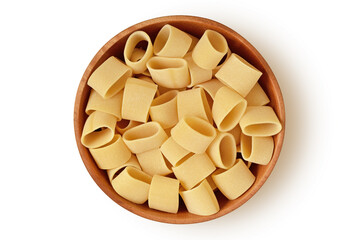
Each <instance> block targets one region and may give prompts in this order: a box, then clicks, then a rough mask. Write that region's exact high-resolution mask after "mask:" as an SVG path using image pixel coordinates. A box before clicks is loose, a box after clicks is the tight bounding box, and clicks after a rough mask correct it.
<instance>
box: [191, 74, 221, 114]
mask: <svg viewBox="0 0 360 240" xmlns="http://www.w3.org/2000/svg"><path fill="white" fill-rule="evenodd" d="M223 86H225V85H224V84H222V83H221V82H220V81H219V80H217V79H211V80H209V81H206V82H203V83H200V84H198V85H195V86H194V88H202V89H204V91H205V92H206V99H207V100H208V103H209V105H210V107H211V108H212V106H213V103H214V99H215V95H216V92H217V91H218V90H219V89H220V88H221V87H223Z"/></svg>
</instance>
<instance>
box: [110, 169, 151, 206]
mask: <svg viewBox="0 0 360 240" xmlns="http://www.w3.org/2000/svg"><path fill="white" fill-rule="evenodd" d="M150 183H151V176H149V175H148V174H146V173H144V172H142V171H141V170H139V169H137V168H134V167H131V166H129V167H126V168H125V169H124V170H123V171H122V172H121V173H120V174H119V175H118V176H117V177H115V178H114V179H113V180H112V182H111V185H112V186H113V188H114V190H115V191H116V192H117V193H118V194H119V195H120V196H122V197H123V198H125V199H127V200H129V201H131V202H133V203H137V204H143V203H144V202H146V201H147V200H148V195H149V188H150Z"/></svg>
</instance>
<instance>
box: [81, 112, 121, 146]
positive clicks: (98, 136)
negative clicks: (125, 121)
mask: <svg viewBox="0 0 360 240" xmlns="http://www.w3.org/2000/svg"><path fill="white" fill-rule="evenodd" d="M116 120H117V119H116V117H115V116H114V115H111V114H108V113H103V112H100V111H95V112H93V113H91V114H90V115H89V117H88V118H87V119H86V121H85V124H84V128H83V131H82V135H81V143H82V145H84V146H85V147H87V148H98V147H101V146H103V145H105V144H107V143H108V142H110V141H111V140H112V139H113V137H114V134H115V125H116Z"/></svg>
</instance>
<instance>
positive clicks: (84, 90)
mask: <svg viewBox="0 0 360 240" xmlns="http://www.w3.org/2000/svg"><path fill="white" fill-rule="evenodd" d="M165 24H171V25H173V26H175V27H177V28H179V29H181V30H183V31H185V32H188V33H190V34H192V35H194V36H196V37H201V35H202V33H203V32H204V31H205V30H206V29H212V30H215V31H218V32H219V33H221V34H222V35H223V36H224V37H225V38H226V39H227V41H228V44H229V46H230V48H231V50H232V52H234V53H237V54H239V55H240V56H242V57H243V58H244V59H246V60H247V61H248V62H250V63H251V64H252V65H254V66H255V67H256V68H257V69H259V70H260V71H261V72H263V75H262V76H261V78H260V80H259V83H260V85H261V86H262V87H263V88H264V90H265V92H266V93H267V94H268V96H269V98H270V101H271V102H270V106H272V107H273V108H274V110H275V112H276V114H277V115H278V117H279V120H280V122H281V124H282V126H283V130H282V131H281V132H280V133H279V134H277V135H276V136H275V137H274V141H275V149H274V154H273V157H272V159H271V161H270V162H269V164H268V165H266V166H260V165H256V164H252V166H251V170H252V172H253V173H254V175H255V176H256V181H255V183H254V184H253V186H252V187H251V188H250V189H249V190H248V191H247V192H246V193H244V194H243V195H242V196H241V197H239V198H237V199H235V200H232V201H230V200H227V199H226V198H225V197H224V196H223V195H222V194H221V193H220V192H219V191H217V192H216V195H217V197H218V200H219V205H220V211H219V212H218V213H216V214H214V215H211V216H198V215H194V214H191V213H188V212H187V211H186V208H185V206H184V204H183V203H182V201H180V202H181V204H180V208H179V212H178V213H177V214H170V213H164V212H160V211H156V210H152V209H150V208H148V206H147V203H145V204H143V205H137V204H134V203H131V202H129V201H127V200H125V199H124V198H122V197H120V196H119V195H118V194H117V193H116V192H115V191H114V189H113V188H112V186H111V184H110V182H109V180H108V178H107V174H106V172H105V171H103V170H101V169H99V168H98V167H97V165H96V163H95V161H94V160H93V158H92V156H91V155H90V153H89V151H88V149H87V148H85V147H84V146H82V144H81V141H80V138H81V133H82V129H83V126H84V123H85V120H86V117H87V115H86V114H85V107H86V103H87V100H88V97H89V94H90V88H89V86H87V84H86V83H87V80H88V78H89V76H90V75H91V73H92V72H93V71H94V70H95V69H96V68H97V67H98V66H99V65H100V64H101V63H103V62H104V61H105V60H106V59H107V58H108V57H110V56H116V57H118V58H120V59H122V60H123V59H124V58H123V49H124V46H125V42H126V39H127V38H128V36H129V35H130V34H131V33H132V32H134V31H137V30H143V31H145V32H147V33H148V34H149V36H150V37H151V39H152V40H154V39H155V36H156V34H157V32H158V31H159V30H160V28H161V27H162V26H164V25H165ZM74 128H75V138H76V142H77V146H78V149H79V152H80V155H81V158H82V160H83V162H84V165H85V167H86V169H87V170H88V172H89V173H90V175H91V177H92V178H93V179H94V181H95V182H96V183H97V185H98V186H99V187H100V188H101V189H102V190H103V191H104V192H105V194H107V195H108V196H109V197H110V198H111V199H112V200H114V201H115V202H116V203H118V204H119V205H120V206H122V207H124V208H125V209H127V210H129V211H130V212H133V213H135V214H137V215H139V216H142V217H144V218H147V219H151V220H154V221H159V222H165V223H175V224H185V223H198V222H204V221H208V220H212V219H215V218H218V217H221V216H223V215H225V214H227V213H229V212H231V211H233V210H234V209H236V208H238V207H240V206H241V205H242V204H244V203H245V202H246V201H248V200H249V199H250V198H251V197H252V196H253V195H254V194H255V193H256V192H257V191H258V190H259V188H260V187H261V186H262V185H263V184H264V183H265V181H266V179H267V178H268V177H269V175H270V173H271V172H272V170H273V168H274V166H275V164H276V162H277V159H278V157H279V154H280V151H281V147H282V144H283V140H284V133H285V107H284V101H283V97H282V94H281V90H280V87H279V85H278V82H277V80H276V78H275V76H274V74H273V72H272V71H271V69H270V67H269V65H268V64H267V63H266V61H265V59H264V58H263V57H262V56H261V55H260V53H259V52H258V51H257V50H256V49H255V48H254V47H253V46H252V45H251V44H250V43H249V42H248V41H247V40H245V39H244V38H243V37H242V36H240V35H239V34H238V33H236V32H235V31H233V30H232V29H230V28H228V27H226V26H224V25H222V24H220V23H218V22H215V21H213V20H210V19H205V18H200V17H194V16H165V17H159V18H155V19H150V20H147V21H144V22H141V23H138V24H136V25H133V26H131V27H129V28H127V29H125V30H124V31H122V32H120V33H119V34H117V35H116V36H115V37H113V38H112V39H111V40H110V41H109V42H107V43H106V44H105V45H104V46H103V47H102V48H101V49H100V50H99V52H98V53H97V54H96V55H95V56H94V58H93V59H92V61H91V62H90V64H89V66H88V67H87V68H86V70H85V72H84V75H83V77H82V79H81V81H80V84H79V88H78V91H77V95H76V100H75V109H74Z"/></svg>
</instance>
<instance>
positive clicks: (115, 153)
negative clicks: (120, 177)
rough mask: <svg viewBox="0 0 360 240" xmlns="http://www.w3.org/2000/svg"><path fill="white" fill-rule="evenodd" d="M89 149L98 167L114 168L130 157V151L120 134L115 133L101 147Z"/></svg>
mask: <svg viewBox="0 0 360 240" xmlns="http://www.w3.org/2000/svg"><path fill="white" fill-rule="evenodd" d="M89 151H90V153H91V155H92V156H93V158H94V160H95V162H96V164H97V165H98V167H99V168H100V169H112V168H116V167H118V166H120V165H122V164H124V163H126V162H127V161H128V160H129V159H130V157H131V152H130V150H129V149H128V148H127V146H126V145H125V143H124V141H123V140H122V137H121V136H120V134H115V136H114V138H113V139H112V140H111V141H110V142H109V143H108V144H106V145H104V146H103V147H100V148H90V149H89Z"/></svg>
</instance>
